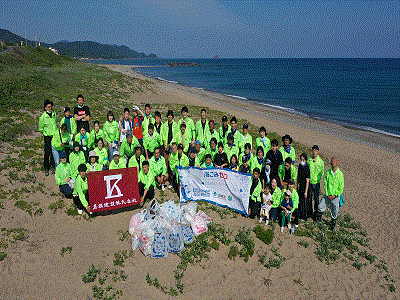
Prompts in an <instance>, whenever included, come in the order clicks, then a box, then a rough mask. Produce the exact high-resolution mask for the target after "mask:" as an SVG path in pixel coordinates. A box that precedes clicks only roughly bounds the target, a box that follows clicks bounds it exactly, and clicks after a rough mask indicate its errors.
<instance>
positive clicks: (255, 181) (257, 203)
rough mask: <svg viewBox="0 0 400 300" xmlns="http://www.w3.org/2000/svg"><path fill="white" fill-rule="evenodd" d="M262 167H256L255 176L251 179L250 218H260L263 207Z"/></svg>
mask: <svg viewBox="0 0 400 300" xmlns="http://www.w3.org/2000/svg"><path fill="white" fill-rule="evenodd" d="M260 173H261V171H260V169H259V168H254V170H253V178H252V181H251V187H250V199H249V218H252V219H254V217H256V216H257V218H258V219H259V218H260V209H261V202H262V198H261V193H262V183H261V180H260Z"/></svg>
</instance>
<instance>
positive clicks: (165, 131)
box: [161, 110, 179, 161]
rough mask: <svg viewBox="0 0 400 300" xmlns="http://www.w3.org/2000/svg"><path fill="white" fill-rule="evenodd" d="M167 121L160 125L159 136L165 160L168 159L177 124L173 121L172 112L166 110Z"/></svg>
mask: <svg viewBox="0 0 400 300" xmlns="http://www.w3.org/2000/svg"><path fill="white" fill-rule="evenodd" d="M167 119H168V120H167V121H166V122H165V123H163V124H162V125H161V137H162V140H163V143H164V153H165V159H166V161H168V160H169V154H170V152H171V143H172V142H173V140H174V136H175V134H176V133H177V131H178V130H179V129H178V124H176V122H175V121H174V112H173V111H172V110H168V112H167Z"/></svg>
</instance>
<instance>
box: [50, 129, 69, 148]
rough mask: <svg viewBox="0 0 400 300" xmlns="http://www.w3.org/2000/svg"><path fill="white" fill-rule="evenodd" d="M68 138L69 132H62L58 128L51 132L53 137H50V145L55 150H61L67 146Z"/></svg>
mask: <svg viewBox="0 0 400 300" xmlns="http://www.w3.org/2000/svg"><path fill="white" fill-rule="evenodd" d="M70 138H71V134H70V133H69V132H68V131H66V132H65V133H62V132H61V130H60V129H58V130H56V131H55V132H54V134H53V138H52V139H51V145H52V146H53V147H54V149H56V150H57V151H63V150H64V149H65V148H66V147H69V143H70ZM61 144H63V145H61Z"/></svg>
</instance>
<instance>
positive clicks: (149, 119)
mask: <svg viewBox="0 0 400 300" xmlns="http://www.w3.org/2000/svg"><path fill="white" fill-rule="evenodd" d="M154 122H155V119H154V118H153V116H152V115H151V105H150V104H148V103H147V104H146V105H145V106H144V115H143V121H142V132H143V136H146V135H147V133H148V130H149V125H150V124H153V123H154ZM143 146H144V145H143Z"/></svg>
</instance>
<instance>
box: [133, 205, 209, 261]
mask: <svg viewBox="0 0 400 300" xmlns="http://www.w3.org/2000/svg"><path fill="white" fill-rule="evenodd" d="M211 222H212V220H211V218H210V217H209V216H207V215H206V213H204V212H203V211H201V210H199V211H197V203H196V202H190V203H188V204H183V205H180V204H176V203H175V202H174V200H173V199H171V200H169V201H167V202H164V203H162V204H159V203H158V202H157V200H155V199H153V200H152V201H150V202H149V204H148V205H147V209H143V210H142V211H141V212H139V213H137V214H135V215H133V216H132V218H131V220H130V223H129V233H130V234H131V236H132V250H133V251H135V250H136V248H138V247H139V249H140V251H142V253H143V254H144V255H145V256H148V255H150V256H151V258H160V257H166V256H167V254H168V253H180V252H181V251H182V250H183V248H184V246H185V244H190V243H192V242H193V241H194V239H195V238H196V236H198V235H200V234H202V233H203V232H206V231H207V225H208V224H209V223H211Z"/></svg>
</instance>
